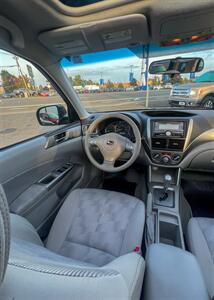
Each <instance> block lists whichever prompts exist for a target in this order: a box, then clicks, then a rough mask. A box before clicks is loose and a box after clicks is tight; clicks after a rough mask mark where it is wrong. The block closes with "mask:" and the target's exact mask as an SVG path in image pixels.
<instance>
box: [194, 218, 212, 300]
mask: <svg viewBox="0 0 214 300" xmlns="http://www.w3.org/2000/svg"><path fill="white" fill-rule="evenodd" d="M188 244H189V248H190V251H191V252H192V253H193V254H194V255H195V256H196V258H197V260H198V262H199V265H200V267H201V270H202V272H203V276H204V279H205V282H206V285H207V288H208V291H209V294H210V296H211V297H213V296H214V218H213V219H212V218H192V219H191V220H190V221H189V224H188Z"/></svg>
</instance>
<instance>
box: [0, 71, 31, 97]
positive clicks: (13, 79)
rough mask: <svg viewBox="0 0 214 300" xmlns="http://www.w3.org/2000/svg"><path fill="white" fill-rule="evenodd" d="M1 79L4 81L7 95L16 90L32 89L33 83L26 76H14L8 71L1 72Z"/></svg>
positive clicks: (3, 84)
mask: <svg viewBox="0 0 214 300" xmlns="http://www.w3.org/2000/svg"><path fill="white" fill-rule="evenodd" d="M1 79H2V86H3V88H4V90H5V92H6V93H11V92H13V91H14V90H16V89H20V88H24V89H25V88H31V89H32V83H31V80H30V78H29V77H27V76H26V75H24V76H18V77H17V76H14V75H13V74H11V73H10V72H8V71H7V70H2V71H1Z"/></svg>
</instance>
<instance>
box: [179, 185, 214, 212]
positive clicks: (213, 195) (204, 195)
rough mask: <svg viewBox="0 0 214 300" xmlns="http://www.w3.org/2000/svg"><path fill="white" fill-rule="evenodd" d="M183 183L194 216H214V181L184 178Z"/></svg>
mask: <svg viewBox="0 0 214 300" xmlns="http://www.w3.org/2000/svg"><path fill="white" fill-rule="evenodd" d="M181 185H182V188H183V191H184V196H185V197H186V199H187V201H188V202H189V205H190V206H191V209H192V213H193V216H194V217H207V218H214V182H204V181H189V180H182V182H181Z"/></svg>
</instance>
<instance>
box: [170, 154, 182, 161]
mask: <svg viewBox="0 0 214 300" xmlns="http://www.w3.org/2000/svg"><path fill="white" fill-rule="evenodd" d="M180 159H181V156H180V155H179V154H174V155H173V156H172V160H173V161H174V162H178V161H179V160H180Z"/></svg>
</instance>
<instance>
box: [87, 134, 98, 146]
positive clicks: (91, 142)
mask: <svg viewBox="0 0 214 300" xmlns="http://www.w3.org/2000/svg"><path fill="white" fill-rule="evenodd" d="M97 138H98V135H96V136H90V137H89V139H88V142H89V145H90V146H94V145H95V146H97Z"/></svg>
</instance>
